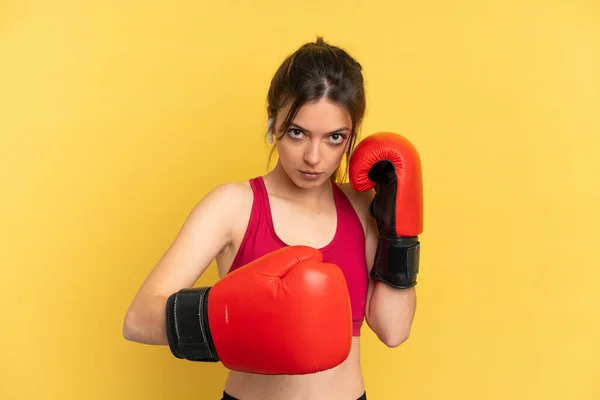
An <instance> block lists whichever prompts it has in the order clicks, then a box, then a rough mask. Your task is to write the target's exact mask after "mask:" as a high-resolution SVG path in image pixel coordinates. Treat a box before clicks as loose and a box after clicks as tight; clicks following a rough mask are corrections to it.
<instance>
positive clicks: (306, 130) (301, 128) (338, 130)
mask: <svg viewBox="0 0 600 400" xmlns="http://www.w3.org/2000/svg"><path fill="white" fill-rule="evenodd" d="M290 126H293V127H295V128H298V129H300V130H301V131H304V132H306V133H312V132H311V131H309V130H308V129H306V128H303V127H301V126H300V125H298V124H296V123H294V122H292V123H291V124H290ZM349 130H350V128H346V127H343V128H339V129H336V130H335V131H331V132H328V133H326V135H333V134H334V133H340V132H344V131H349Z"/></svg>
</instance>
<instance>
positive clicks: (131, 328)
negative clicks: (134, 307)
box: [122, 312, 137, 342]
mask: <svg viewBox="0 0 600 400" xmlns="http://www.w3.org/2000/svg"><path fill="white" fill-rule="evenodd" d="M135 332H136V329H135V322H134V316H133V314H132V313H131V312H128V313H127V315H125V319H124V320H123V329H122V334H123V338H125V340H127V341H129V342H135V341H136V340H137V335H136V334H135Z"/></svg>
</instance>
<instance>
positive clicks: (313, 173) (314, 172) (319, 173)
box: [300, 171, 322, 175]
mask: <svg viewBox="0 0 600 400" xmlns="http://www.w3.org/2000/svg"><path fill="white" fill-rule="evenodd" d="M300 172H302V173H303V174H306V175H321V174H322V172H317V171H300Z"/></svg>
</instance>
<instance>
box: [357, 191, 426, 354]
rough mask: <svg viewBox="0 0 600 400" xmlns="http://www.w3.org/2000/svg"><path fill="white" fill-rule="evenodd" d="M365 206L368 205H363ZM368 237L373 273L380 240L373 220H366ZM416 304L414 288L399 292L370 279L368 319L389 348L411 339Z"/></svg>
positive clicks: (370, 265) (369, 218)
mask: <svg viewBox="0 0 600 400" xmlns="http://www.w3.org/2000/svg"><path fill="white" fill-rule="evenodd" d="M372 195H373V192H371V193H370V196H371V198H372ZM369 202H370V201H369ZM363 204H365V203H364V202H363ZM367 204H368V202H367ZM365 235H366V249H365V252H366V258H367V267H368V271H369V273H370V272H371V268H372V267H373V260H374V259H375V252H376V251H377V242H378V240H379V232H378V230H377V224H376V222H375V220H374V219H373V218H371V217H370V216H367V223H366V229H365ZM416 304H417V298H416V289H415V287H414V286H413V287H411V288H409V289H396V288H393V287H391V286H389V285H387V284H385V283H383V282H379V281H374V280H373V279H371V278H370V277H369V288H368V292H367V302H366V310H365V319H366V321H367V324H368V325H369V327H370V328H371V329H372V330H373V332H375V334H376V335H377V337H378V338H379V340H381V341H382V342H383V343H384V344H385V345H386V346H388V347H397V346H399V345H400V344H402V343H403V342H404V341H406V340H407V339H408V336H409V335H410V331H411V327H412V322H413V317H414V315H415V310H416Z"/></svg>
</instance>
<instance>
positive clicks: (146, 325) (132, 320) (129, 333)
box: [123, 295, 168, 345]
mask: <svg viewBox="0 0 600 400" xmlns="http://www.w3.org/2000/svg"><path fill="white" fill-rule="evenodd" d="M141 303H143V304H141ZM166 304H167V298H166V297H164V296H157V295H148V296H145V297H144V298H140V299H137V300H136V301H134V302H133V304H132V306H131V307H130V309H129V310H128V312H127V315H126V316H125V321H124V323H123V336H124V337H125V339H127V340H130V341H133V342H138V343H143V344H154V345H168V342H167V332H166V311H165V310H166Z"/></svg>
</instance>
